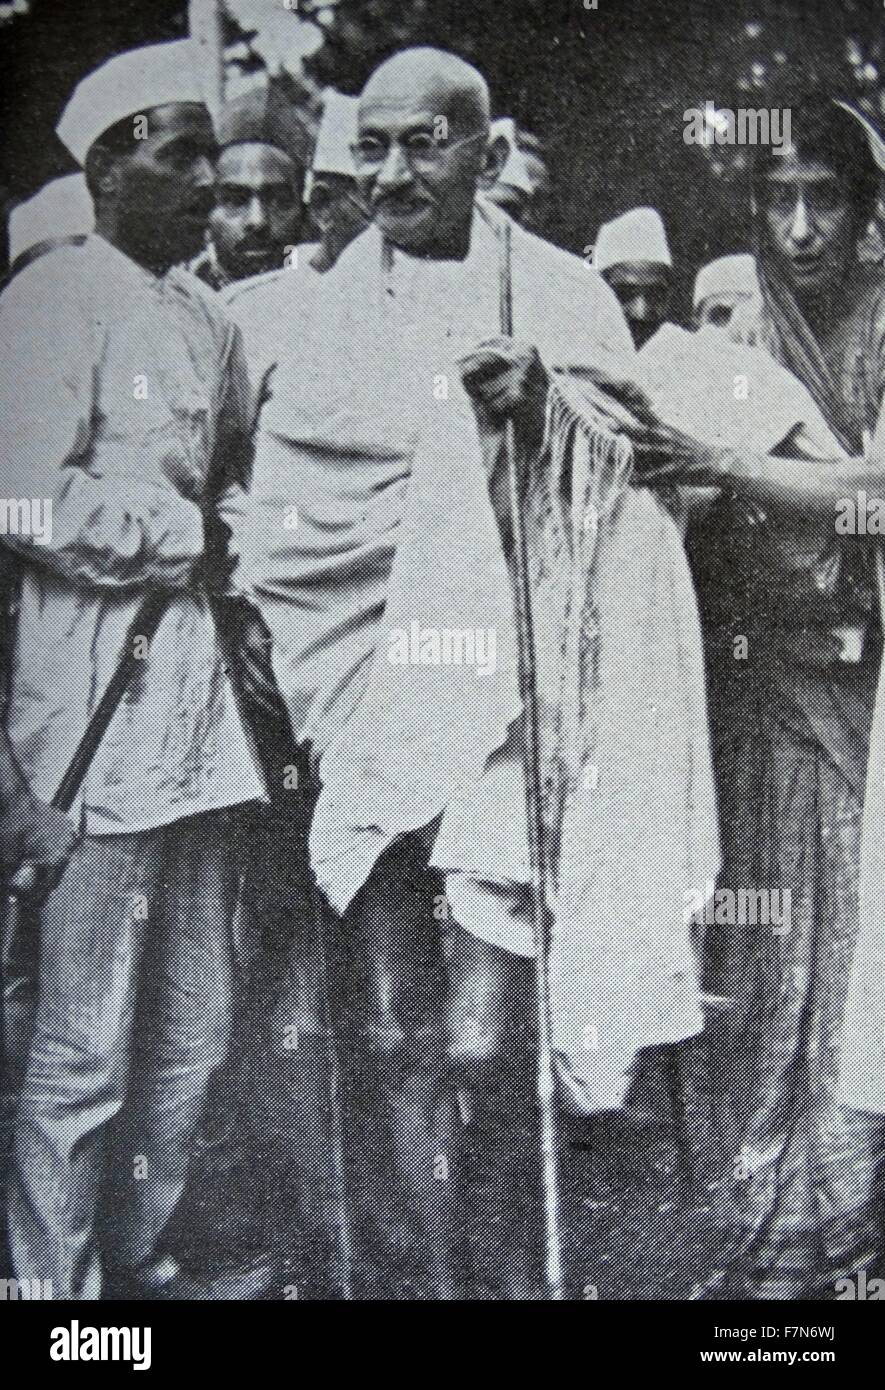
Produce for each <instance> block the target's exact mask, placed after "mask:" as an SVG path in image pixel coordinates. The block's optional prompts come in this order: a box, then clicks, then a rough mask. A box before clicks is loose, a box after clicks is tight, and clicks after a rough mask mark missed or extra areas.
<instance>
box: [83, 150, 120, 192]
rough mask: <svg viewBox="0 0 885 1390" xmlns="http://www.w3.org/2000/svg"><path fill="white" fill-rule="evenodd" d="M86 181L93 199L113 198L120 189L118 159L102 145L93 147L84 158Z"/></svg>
mask: <svg viewBox="0 0 885 1390" xmlns="http://www.w3.org/2000/svg"><path fill="white" fill-rule="evenodd" d="M86 181H87V183H88V185H89V188H90V190H91V192H92V195H93V197H100V198H108V197H113V195H114V194H115V193H117V192H119V189H120V160H119V157H118V156H117V155H115V154H112V153H111V151H110V150H106V149H105V148H104V147H103V146H102V145H93V146H92V149H91V150H90V151H89V153H88V155H87V156H86Z"/></svg>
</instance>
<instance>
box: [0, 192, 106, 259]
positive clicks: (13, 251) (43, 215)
mask: <svg viewBox="0 0 885 1390" xmlns="http://www.w3.org/2000/svg"><path fill="white" fill-rule="evenodd" d="M94 225H95V214H94V212H93V208H92V199H91V198H90V196H89V189H88V188H87V187H86V180H85V179H84V177H83V175H82V174H68V175H66V176H65V178H62V179H51V180H50V182H49V183H47V184H44V185H43V187H42V188H41V189H40V190H39V191H38V192H37V193H35V194H34V196H33V197H32V198H27V199H26V200H25V201H24V202H22V203H18V204H17V205H16V207H14V208H13V209H12V212H11V213H10V214H9V275H10V277H11V276H13V275H16V274H17V273H18V272H19V271H20V270H24V268H25V266H26V265H30V264H31V262H32V261H35V260H37V258H38V257H39V256H42V255H45V253H46V252H47V251H52V250H54V249H55V248H56V247H58V246H61V245H65V244H68V245H77V244H78V243H79V242H81V241H82V240H83V239H85V237H86V236H87V234H88V233H89V232H91V231H92V229H93V227H94Z"/></svg>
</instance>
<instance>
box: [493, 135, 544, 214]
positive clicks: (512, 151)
mask: <svg viewBox="0 0 885 1390" xmlns="http://www.w3.org/2000/svg"><path fill="white" fill-rule="evenodd" d="M490 135H491V138H492V140H506V142H507V158H506V160H505V161H504V165H503V168H502V169H501V172H500V174H499V175H498V178H497V182H498V183H506V184H507V185H508V187H509V188H518V189H519V190H520V192H522V193H527V194H529V195H530V196H531V194H532V193H534V191H535V185H534V184H533V183H532V180H531V176H530V174H529V169H528V165H527V163H526V159H525V155H524V154H523V152H522V150H521V149H520V148H519V145H518V144H517V143H516V122H515V121H514V120H513V118H512V116H500V117H499V118H498V120H496V121H492V127H491V131H490Z"/></svg>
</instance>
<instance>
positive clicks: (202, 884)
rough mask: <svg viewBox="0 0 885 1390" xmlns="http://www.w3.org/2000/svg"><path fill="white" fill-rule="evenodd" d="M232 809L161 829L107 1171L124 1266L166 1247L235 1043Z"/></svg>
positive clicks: (113, 1232) (116, 1251) (110, 1236)
mask: <svg viewBox="0 0 885 1390" xmlns="http://www.w3.org/2000/svg"><path fill="white" fill-rule="evenodd" d="M235 814H236V813H235V812H231V813H227V812H217V813H214V814H207V815H201V816H194V817H191V818H190V819H188V820H184V821H179V822H176V823H175V824H174V825H172V826H169V827H168V828H167V830H166V832H165V835H164V850H165V854H164V893H163V896H162V899H161V901H160V902H159V904H158V908H157V913H156V920H151V921H149V922H148V946H147V950H146V952H145V959H144V967H143V981H142V990H141V996H140V999H139V1008H138V1014H137V1017H136V1020H135V1028H134V1034H133V1060H132V1081H131V1084H130V1089H129V1094H128V1096H127V1103H126V1106H125V1109H124V1111H123V1113H122V1114H121V1116H120V1120H119V1123H118V1126H117V1128H116V1132H115V1135H114V1145H113V1153H114V1163H113V1166H112V1167H109V1173H108V1209H109V1218H108V1219H107V1221H106V1227H107V1237H106V1241H107V1246H108V1256H109V1263H112V1264H113V1265H114V1266H115V1268H116V1269H117V1270H118V1271H133V1272H135V1271H137V1270H138V1269H139V1268H144V1267H145V1266H147V1265H148V1264H149V1263H150V1262H151V1261H152V1260H154V1259H155V1258H156V1257H157V1256H158V1255H159V1254H160V1253H161V1249H160V1246H161V1238H162V1235H163V1232H164V1230H165V1228H166V1225H167V1223H168V1222H169V1218H170V1217H171V1215H172V1213H173V1211H174V1210H175V1207H176V1206H177V1204H178V1201H179V1199H180V1197H181V1195H182V1192H183V1191H184V1187H185V1184H186V1181H187V1176H188V1167H189V1163H190V1158H191V1150H192V1145H193V1141H194V1136H195V1134H196V1131H197V1128H198V1125H199V1123H200V1119H201V1117H202V1113H203V1107H204V1104H205V1098H206V1091H207V1088H208V1085H209V1081H210V1079H211V1077H212V1074H213V1072H214V1071H215V1070H216V1068H218V1067H219V1066H220V1065H221V1064H222V1063H223V1061H224V1059H225V1057H226V1055H227V1051H228V1047H229V1045H230V1033H231V1016H232V994H233V939H232V919H233V911H234V906H235V903H236V894H237V886H238V877H239V875H238V869H237V864H236V859H235V856H234V854H233V852H232V836H233V817H234V815H235Z"/></svg>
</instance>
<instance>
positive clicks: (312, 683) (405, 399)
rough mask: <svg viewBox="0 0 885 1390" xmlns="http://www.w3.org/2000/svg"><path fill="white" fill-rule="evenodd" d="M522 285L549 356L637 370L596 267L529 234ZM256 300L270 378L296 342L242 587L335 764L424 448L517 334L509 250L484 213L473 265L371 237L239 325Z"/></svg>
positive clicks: (250, 329) (312, 732) (300, 721)
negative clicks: (502, 272)
mask: <svg viewBox="0 0 885 1390" xmlns="http://www.w3.org/2000/svg"><path fill="white" fill-rule="evenodd" d="M514 273H515V275H516V279H517V291H518V293H520V295H521V298H522V302H523V303H524V304H525V305H526V320H525V333H526V335H527V336H529V337H530V338H532V340H537V341H539V345H540V346H542V347H543V346H544V345H545V342H549V340H555V341H556V343H557V344H558V345H561V344H562V341H563V337H565V338H566V339H567V340H571V342H572V345H573V348H572V350H573V352H574V354H575V360H576V361H586V360H588V355H589V360H600V358H601V357H602V356H607V357H608V359H609V365H611V366H612V367H613V368H614V370H616V371H617V370H623V367H624V363H625V362H626V361H628V360H629V359H630V358H631V357H632V345H631V343H630V338H629V333H628V331H627V327H626V324H625V323H624V319H623V316H622V314H621V312H620V308H619V306H618V304H617V301H616V299H615V297H614V295H613V294H612V292H611V291H610V290H609V289H608V287H607V286H606V284H605V283H604V281H603V280H602V279H601V277H600V276H598V275H597V274H596V272H595V271H593V270H590V269H588V268H587V267H586V266H585V265H584V264H583V263H582V262H581V261H579V260H577V259H576V258H575V257H574V256H570V255H567V254H566V253H565V252H564V251H560V250H558V249H557V248H556V247H554V246H551V245H550V243H549V242H545V241H542V240H540V239H539V238H537V237H534V236H530V235H529V234H528V233H526V232H523V231H522V230H521V229H519V228H516V229H515V230H514ZM240 305H242V319H241V321H242V324H243V327H244V330H245V336H246V348H247V354H248V356H249V357H250V360H254V361H255V362H257V363H258V365H259V367H260V366H262V365H266V364H267V362H268V360H269V357H268V353H267V350H266V349H265V348H264V347H262V346H261V343H260V341H259V340H260V338H261V336H262V334H263V332H264V331H265V329H266V332H267V333H268V334H269V335H270V338H271V339H272V340H276V339H278V338H280V337H281V335H283V334H285V335H286V344H285V347H281V348H280V350H279V351H278V352H277V354H276V355H278V356H279V358H280V361H279V365H278V367H277V369H276V371H275V372H274V374H273V378H272V380H271V398H270V400H269V402H268V403H267V405H266V406H265V408H264V411H263V413H262V419H261V429H260V432H259V436H258V441H257V449H256V458H255V465H254V471H253V478H252V489H251V498H250V510H249V518H248V522H247V525H246V527H245V532H244V535H243V536H242V538H240V542H239V548H240V551H241V554H242V556H243V566H242V572H241V575H240V582H241V583H242V584H243V585H244V587H245V588H246V589H247V590H248V591H249V592H250V593H251V594H252V596H253V597H254V599H255V600H256V602H257V603H258V604H259V606H260V607H261V610H262V613H263V614H264V617H265V619H266V621H267V623H268V625H269V627H270V629H271V631H272V633H273V636H274V643H275V657H274V660H275V669H276V674H277V679H278V681H279V684H280V689H281V691H282V692H283V694H284V696H285V698H286V701H287V704H288V707H289V712H290V715H291V717H292V721H293V725H294V728H295V730H296V733H297V734H298V735H299V736H300V737H301V738H302V739H304V740H305V741H309V742H310V743H311V744H312V746H313V749H314V752H315V754H317V755H321V754H322V752H323V751H324V750H325V749H326V748H327V747H328V745H329V744H330V742H331V741H332V740H333V739H334V738H335V737H336V735H337V734H338V733H339V732H340V730H341V728H342V727H343V726H344V724H345V723H346V722H347V720H348V718H349V717H350V715H351V714H352V712H353V710H354V709H355V708H356V705H357V704H358V702H359V700H360V698H361V696H362V693H363V691H364V690H365V687H366V682H367V679H368V673H369V668H370V665H371V661H372V657H373V654H374V650H375V644H376V641H377V637H378V632H379V624H380V622H381V618H382V616H383V613H384V604H385V600H386V594H387V585H388V581H389V578H390V573H391V567H392V564H393V557H394V554H395V551H396V545H397V539H398V536H399V530H400V524H401V521H402V517H403V513H404V508H405V506H406V498H407V495H408V489H409V479H410V475H411V469H412V461H413V458H414V456H415V451H416V449H417V447H418V441H419V439H420V438H421V435H422V433H423V432H424V431H425V430H426V429H427V428H428V427H429V426H430V425H431V424H432V423H433V422H434V421H435V420H436V419H438V418H439V417H440V416H445V414H446V413H447V412H449V411H450V410H451V409H452V397H453V396H454V395H455V393H456V390H457V383H458V373H457V367H456V365H455V364H456V359H457V358H458V357H459V356H460V355H462V354H463V353H465V352H466V351H468V350H469V349H471V348H473V347H475V346H476V344H477V343H479V342H480V341H482V340H483V339H485V338H489V337H492V336H495V335H497V334H498V332H499V305H498V247H497V241H496V237H495V235H494V232H493V230H492V228H491V227H490V225H489V222H488V220H487V218H486V217H484V216H483V215H482V214H479V213H477V214H476V215H475V217H474V223H473V234H472V238H471V245H470V251H469V253H468V256H467V258H466V259H465V260H463V261H427V260H418V259H415V258H414V257H410V256H406V255H404V254H402V253H400V252H396V251H391V250H390V248H385V247H384V245H383V242H382V238H381V236H380V234H379V233H378V231H377V229H375V228H374V227H370V228H369V229H368V230H367V231H366V232H364V233H363V234H362V235H361V236H359V237H358V238H357V239H356V240H355V241H354V242H353V243H352V244H351V245H350V246H349V247H348V248H347V250H346V251H345V252H344V254H343V255H342V256H341V259H340V260H339V261H338V263H337V265H336V266H335V267H334V268H333V269H332V270H331V271H329V272H328V273H327V274H326V275H322V276H317V275H310V274H308V273H304V274H302V272H301V270H300V269H299V270H294V269H293V270H289V271H284V272H282V273H281V274H279V275H278V276H276V277H274V279H273V282H272V283H269V284H268V285H267V286H266V287H265V288H264V289H263V290H259V289H257V288H256V291H255V293H254V294H250V295H244V296H243V297H242V298H241V299H239V300H238V302H235V303H234V306H233V312H234V315H235V316H237V314H238V312H239V306H240ZM261 325H264V327H263V328H262V327H261ZM252 344H254V346H251V345H252ZM558 355H561V354H558ZM428 524H431V525H432V524H433V519H432V518H429V519H428Z"/></svg>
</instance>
